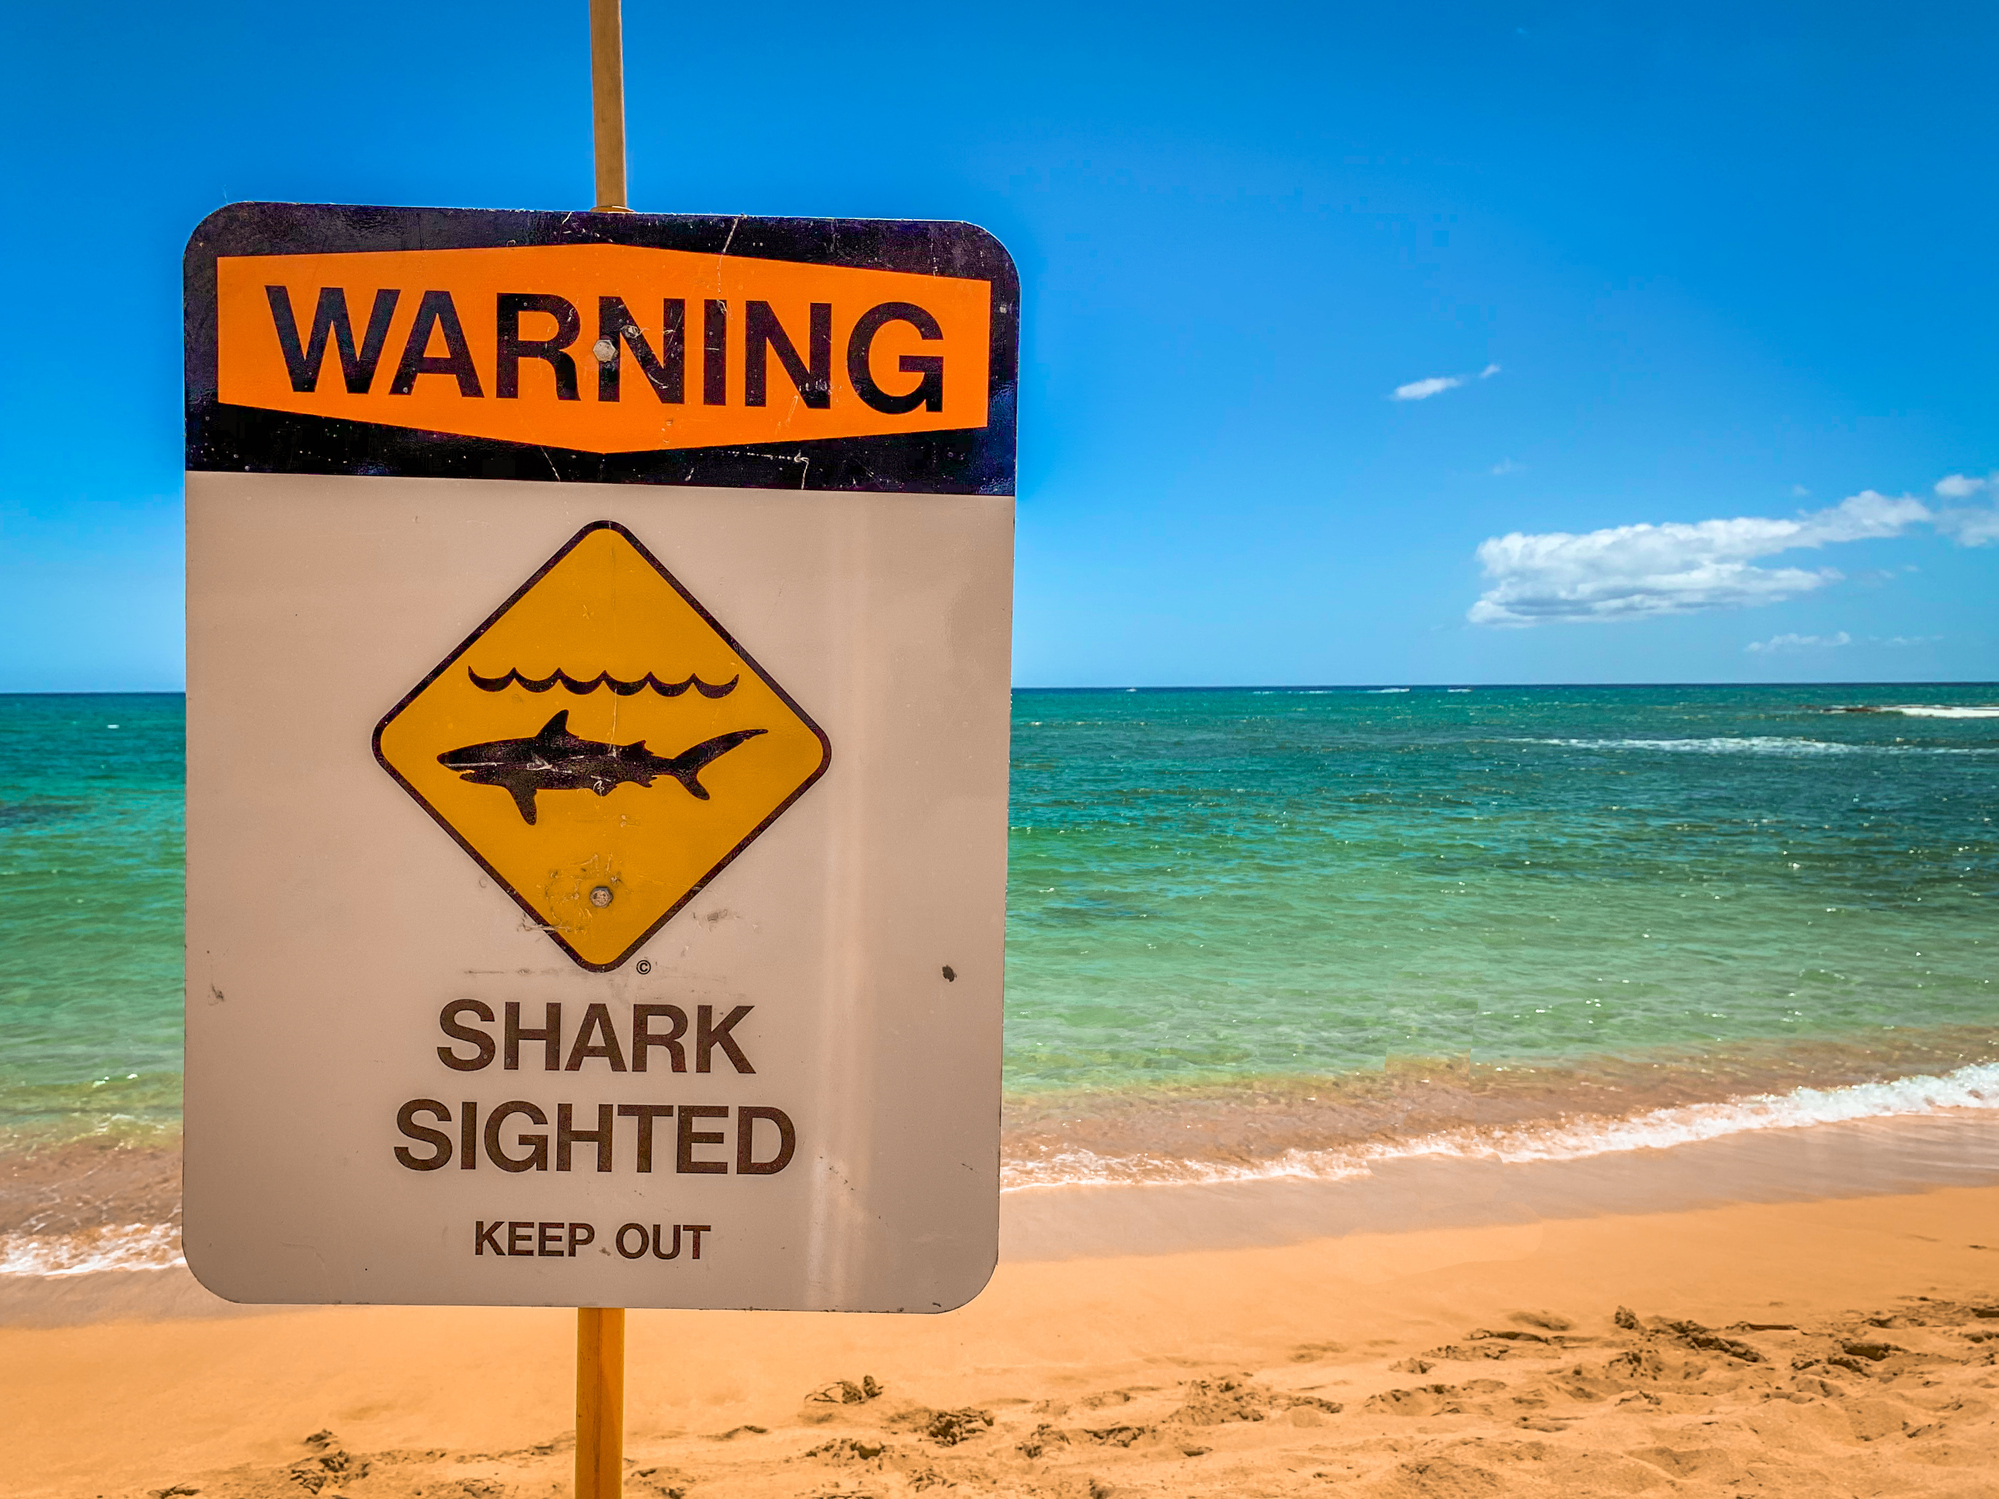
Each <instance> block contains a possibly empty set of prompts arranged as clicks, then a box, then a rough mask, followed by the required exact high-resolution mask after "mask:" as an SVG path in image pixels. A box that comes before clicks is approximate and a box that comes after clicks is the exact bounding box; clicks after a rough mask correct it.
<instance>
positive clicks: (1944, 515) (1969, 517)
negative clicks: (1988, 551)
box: [1936, 474, 1999, 547]
mask: <svg viewBox="0 0 1999 1499" xmlns="http://www.w3.org/2000/svg"><path fill="white" fill-rule="evenodd" d="M1981 489H1983V490H1987V491H1990V492H1991V493H1992V494H1993V495H1994V497H1995V498H1999V475H1993V476H1991V477H1989V478H1984V479H1973V478H1971V477H1969V476H1968V475H1965V474H1952V475H1951V476H1950V477H1949V478H1946V479H1939V480H1937V484H1936V490H1937V493H1938V494H1939V495H1941V496H1942V497H1943V498H1944V499H1946V500H1968V499H1970V498H1971V497H1972V496H1973V495H1975V494H1977V493H1978V492H1979V491H1980V490H1981ZM1937 529H1938V530H1939V531H1941V532H1943V533H1944V535H1946V536H1948V537H1950V538H1951V539H1952V540H1953V541H1955V542H1956V543H1957V544H1958V545H1959V546H1967V547H1982V546H1985V545H1987V544H1988V543H1990V542H1994V541H1999V505H1974V506H1969V507H1965V508H1960V509H1952V510H1944V511H1941V512H1939V513H1938V515H1937Z"/></svg>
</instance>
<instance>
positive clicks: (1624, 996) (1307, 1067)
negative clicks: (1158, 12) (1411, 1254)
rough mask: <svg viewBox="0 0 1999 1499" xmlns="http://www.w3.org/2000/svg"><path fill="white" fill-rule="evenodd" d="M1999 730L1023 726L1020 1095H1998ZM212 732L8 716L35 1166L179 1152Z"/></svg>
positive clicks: (1014, 973)
mask: <svg viewBox="0 0 1999 1499" xmlns="http://www.w3.org/2000/svg"><path fill="white" fill-rule="evenodd" d="M1995 701H1999V689H1995V688H1994V687H1991V686H1971V687H1934V686H1932V687H1909V686H1897V687H1890V688H1880V687H1811V688H1799V687H1688V688H1670V687H1669V688H1657V687H1643V688H1573V689H1570V688H1480V689H1478V690H1476V691H1471V692H1447V691H1444V690H1442V689H1417V690H1414V691H1408V692H1381V691H1373V692H1370V691H1363V690H1354V689H1342V690H1335V691H1305V690H1270V691H1259V690H1248V689H1238V690H1227V691H1203V692H1166V691H1158V692H1152V691H1148V692H1022V693H1019V694H1017V695H1016V699H1015V723H1014V736H1015V737H1014V795H1013V802H1014V807H1013V814H1012V822H1013V835H1012V848H1013V854H1012V857H1013V865H1012V874H1011V894H1010V897H1009V900H1010V908H1009V924H1008V954H1009V958H1008V982H1009V992H1008V1019H1007V1083H1008V1088H1009V1091H1010V1093H1011V1094H1012V1095H1013V1096H1014V1098H1015V1100H1016V1103H1017V1104H1018V1105H1023V1106H1027V1107H1029V1108H1030V1111H1031V1108H1032V1106H1033V1104H1034V1101H1035V1100H1036V1099H1070V1100H1073V1099H1075V1098H1076V1097H1078V1096H1079V1095H1080V1096H1084V1097H1097V1098H1107V1099H1108V1098H1120V1097H1130V1096H1136V1095H1138V1094H1143V1093H1145V1092H1146V1090H1148V1089H1151V1090H1159V1089H1164V1090H1166V1092H1167V1093H1169V1094H1170V1093H1171V1092H1172V1090H1174V1089H1182V1090H1194V1092H1196V1093H1198V1092H1199V1091H1200V1090H1201V1089H1210V1090H1213V1089H1217V1088H1219V1089H1223V1090H1224V1095H1223V1096H1225V1094H1226V1089H1227V1088H1229V1087H1231V1086H1237V1085H1241V1086H1248V1087H1265V1086H1266V1085H1267V1086H1269V1087H1279V1086H1280V1084H1281V1086H1282V1087H1293V1089H1294V1091H1295V1086H1294V1085H1296V1084H1297V1082H1298V1080H1299V1079H1304V1080H1305V1083H1304V1086H1313V1085H1312V1083H1311V1080H1312V1079H1339V1078H1349V1079H1351V1078H1357V1077H1368V1076H1374V1075H1378V1074H1380V1072H1381V1069H1382V1068H1383V1066H1384V1064H1388V1066H1389V1068H1390V1070H1391V1071H1392V1070H1393V1069H1394V1068H1395V1067H1397V1066H1404V1067H1405V1070H1406V1069H1407V1068H1411V1067H1413V1068H1414V1073H1412V1076H1413V1075H1415V1074H1426V1073H1430V1072H1438V1071H1439V1070H1440V1069H1442V1068H1444V1067H1447V1066H1450V1065H1461V1064H1464V1063H1470V1064H1473V1065H1474V1066H1478V1065H1486V1066H1492V1065H1500V1064H1507V1065H1517V1066H1521V1067H1526V1068H1528V1069H1530V1070H1531V1069H1532V1068H1533V1067H1537V1066H1538V1067H1548V1066H1555V1065H1558V1064H1559V1065H1562V1066H1568V1067H1570V1068H1571V1069H1574V1068H1578V1067H1580V1068H1582V1070H1583V1071H1584V1072H1588V1071H1589V1068H1590V1067H1595V1068H1596V1069H1597V1072H1596V1074H1593V1075H1602V1076H1608V1075H1609V1074H1608V1072H1607V1071H1606V1069H1610V1070H1615V1069H1616V1068H1623V1069H1625V1071H1626V1072H1627V1073H1628V1072H1629V1070H1630V1069H1631V1068H1634V1067H1635V1068H1638V1069H1640V1070H1641V1071H1642V1070H1643V1069H1645V1068H1651V1069H1653V1071H1655V1072H1665V1071H1670V1072H1672V1073H1674V1074H1675V1075H1680V1074H1684V1073H1687V1072H1689V1071H1696V1072H1697V1071H1702V1070H1704V1069H1705V1070H1706V1071H1709V1072H1713V1073H1715V1074H1716V1075H1721V1074H1724V1073H1728V1072H1729V1069H1731V1068H1733V1069H1735V1071H1736V1072H1737V1073H1740V1074H1741V1075H1742V1077H1743V1078H1744V1079H1745V1081H1744V1083H1743V1086H1745V1087H1746V1086H1749V1085H1750V1084H1751V1083H1752V1082H1753V1081H1754V1077H1753V1076H1751V1074H1755V1075H1757V1076H1761V1075H1764V1074H1768V1075H1769V1076H1778V1075H1782V1076H1784V1077H1791V1078H1796V1077H1803V1078H1805V1079H1806V1080H1810V1078H1811V1077H1812V1076H1813V1075H1814V1074H1813V1073H1812V1071H1811V1065H1810V1063H1809V1059H1810V1058H1812V1057H1814V1056H1821V1055H1822V1056H1824V1057H1826V1058H1836V1059H1837V1061H1838V1066H1837V1068H1835V1069H1834V1072H1836V1073H1837V1078H1832V1074H1830V1073H1829V1074H1828V1077H1829V1078H1831V1079H1832V1080H1840V1079H1846V1078H1849V1077H1850V1076H1853V1075H1856V1074H1855V1073H1854V1059H1855V1058H1856V1057H1860V1058H1863V1059H1864V1058H1865V1057H1867V1056H1870V1055H1874V1054H1877V1053H1878V1054H1879V1055H1881V1056H1883V1057H1891V1056H1901V1057H1905V1058H1906V1057H1910V1056H1915V1057H1917V1058H1918V1060H1920V1061H1922V1062H1923V1064H1924V1065H1930V1063H1932V1062H1936V1061H1937V1059H1938V1058H1941V1059H1943V1061H1944V1062H1949V1061H1953V1060H1956V1061H1962V1060H1966V1059H1969V1060H1973V1061H1978V1060H1987V1059H1989V1058H1988V1057H1987V1056H1986V1050H1985V1048H1986V1047H1987V1040H1988V1039H1989V1038H1991V1037H1995V1036H1999V965H1995V961H1994V960H1995V956H1999V921H1995V904H1994V901H1995V894H1999V830H1995V826H1994V817H1995V815H1999V796H1995V778H1996V777H1999V716H1982V717H1981V716H1935V715H1936V714H1937V713H1938V712H1944V713H1958V714H1962V713H1966V712H1968V711H1970V710H1971V709H1973V708H1975V707H1977V706H1979V705H1989V704H1992V703H1994V702H1995ZM1896 705H1902V706H1914V707H1917V708H1922V709H1925V710H1927V711H1926V712H1924V713H1917V714H1911V713H1906V712H1865V713H1853V712H1839V711H1829V710H1834V709H1838V708H1842V707H1853V706H1872V707H1876V708H1888V707H1892V706H1896ZM182 715H183V707H182V701H181V699H180V698H178V697H171V696H153V697H109V696H82V697H0V1024H4V1025H5V1028H6V1029H5V1035H6V1037H7V1040H6V1044H5V1047H4V1049H0V1132H3V1133H4V1134H6V1135H11V1136H15V1137H20V1136H22V1135H24V1134H25V1135H27V1136H31V1137H39V1138H48V1137H50V1136H52V1135H53V1136H58V1137H60V1136H70V1137H78V1136H83V1135H87V1134H90V1133H92V1132H96V1131H104V1130H107V1129H108V1130H110V1131H112V1132H113V1133H119V1132H131V1131H137V1132H140V1133H144V1132H146V1131H149V1130H155V1129H166V1130H170V1129H171V1127H172V1125H173V1122H174V1120H175V1119H176V1117H177V1110H178V1101H179V1060H180V1058H179V1049H180V1030H179V1016H180V977H181V929H180V900H181V873H180V869H181V858H182V834H181V821H180V817H181V812H180V791H181V759H182ZM1814 1048H1818V1049H1819V1050H1817V1051H1814ZM1993 1055H1999V1053H1993ZM1800 1058H1804V1059H1806V1060H1805V1061H1803V1062H1801V1061H1800ZM1589 1059H1597V1060H1596V1061H1593V1062H1592V1061H1590V1060H1589ZM1773 1059H1774V1060H1773ZM1433 1064H1434V1065H1433ZM1828 1065H1830V1064H1828ZM1911 1065H1914V1064H1913V1063H1911ZM1938 1065H1942V1063H1938ZM1758 1068H1761V1069H1763V1072H1762V1073H1758V1071H1757V1069H1758ZM1891 1070H1892V1069H1891ZM1905 1070H1906V1069H1905ZM1861 1071H1862V1072H1865V1068H1862V1069H1861ZM1287 1079H1288V1080H1290V1081H1289V1082H1284V1081H1283V1080H1287ZM1272 1080H1277V1081H1275V1082H1273V1081H1272ZM1418 1080H1419V1081H1425V1082H1427V1081H1428V1079H1427V1077H1423V1078H1419V1079H1418ZM1162 1096H1164V1095H1162ZM1202 1096H1204V1097H1205V1096H1208V1095H1202ZM1372 1127H1373V1126H1370V1128H1372Z"/></svg>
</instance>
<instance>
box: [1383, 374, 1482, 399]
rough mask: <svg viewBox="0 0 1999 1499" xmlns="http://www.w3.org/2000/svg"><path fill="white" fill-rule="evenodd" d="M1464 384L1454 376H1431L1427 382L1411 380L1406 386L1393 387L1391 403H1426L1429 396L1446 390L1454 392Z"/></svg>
mask: <svg viewBox="0 0 1999 1499" xmlns="http://www.w3.org/2000/svg"><path fill="white" fill-rule="evenodd" d="M1464 383H1465V382H1464V381H1463V380H1462V379H1460V378H1459V377H1458V376H1456V375H1432V376H1431V377H1430V378H1429V379H1427V380H1411V381H1410V382H1409V383H1408V384H1407V385H1398V386H1396V387H1395V394H1394V395H1392V396H1390V397H1389V399H1390V400H1392V401H1427V400H1429V399H1430V397H1431V396H1440V395H1442V394H1443V393H1444V392H1445V391H1447V390H1456V389H1457V388H1458V387H1459V386H1460V385H1462V384H1464Z"/></svg>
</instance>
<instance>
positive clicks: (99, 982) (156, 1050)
mask: <svg viewBox="0 0 1999 1499" xmlns="http://www.w3.org/2000/svg"><path fill="white" fill-rule="evenodd" d="M184 722H185V710H184V705H183V700H182V699H181V698H180V697H179V696H178V695H168V694H147V695H143V696H138V695H135V696H122V695H120V696H112V695H97V694H90V695H78V696H35V697H25V696H0V1028H4V1029H0V1035H4V1036H5V1038H6V1039H5V1043H4V1045H0V1141H4V1140H5V1139H6V1138H7V1137H8V1136H12V1135H17V1134H19V1133H21V1132H24V1131H25V1132H28V1133H31V1134H40V1133H43V1132H45V1131H47V1130H48V1129H51V1128H53V1129H55V1130H57V1131H58V1132H61V1133H81V1132H85V1131H88V1130H92V1129H100V1128H110V1129H113V1130H117V1131H121V1132H134V1131H136V1132H140V1133H144V1132H146V1131H148V1130H154V1129H163V1128H171V1127H173V1126H175V1125H176V1124H177V1122H178V1119H179V1114H180V1069H181V1026H180V1010H181V894H182V879H181V864H182V859H183V849H184V844H183V838H182V832H181V784H182V760H183V753H184V738H185V736H184Z"/></svg>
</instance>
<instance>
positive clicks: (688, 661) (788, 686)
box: [183, 203, 1020, 1312]
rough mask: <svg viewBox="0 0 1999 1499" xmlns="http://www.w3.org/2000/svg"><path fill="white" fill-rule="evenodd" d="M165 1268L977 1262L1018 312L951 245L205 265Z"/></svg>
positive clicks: (730, 243)
mask: <svg viewBox="0 0 1999 1499" xmlns="http://www.w3.org/2000/svg"><path fill="white" fill-rule="evenodd" d="M185 295H186V300H187V306H186V330H187V347H186V391H187V449H186V451H187V488H186V494H187V570H188V581H187V640H188V679H187V680H188V694H187V1008H186V1026H187V1065H186V1079H187V1086H186V1095H185V1106H184V1111H183V1117H184V1134H183V1164H184V1182H185V1192H184V1201H185V1228H184V1233H183V1246H184V1250H185V1253H186V1256H187V1262H188V1265H189V1267H190V1268H191V1269H192V1270H193V1271H194V1273H195V1275H196V1276H197V1277H198V1278H199V1279H200V1280H201V1282H202V1284H203V1285H205V1286H207V1287H208V1288H209V1289H210V1290H212V1291H214V1292H216V1293H217V1294H219V1295H222V1296H226V1297H229V1298H230V1299H232V1300H239V1301H246V1302H256V1303H278V1304H300V1303H315V1302H372V1303H389V1304H441V1305H504V1306H564V1307H593V1306H596V1307H715V1308H721V1307H731V1308H762V1309H773V1310H775V1309H794V1310H828V1311H831V1310H845V1311H908V1312H936V1311H942V1310H946V1309H948V1308H951V1307H954V1306H958V1305H961V1304H962V1303H964V1302H965V1301H966V1300H968V1299H969V1298H970V1297H972V1296H973V1295H975V1294H977V1292H978V1290H979V1288H980V1287H981V1286H983V1285H984V1284H985V1282H986V1279H987V1277H988V1276H989V1275H990V1274H991V1273H992V1269H993V1266H994V1264H995V1262H996V1259H997V1254H998V1238H999V1114H1000V1055H1001V998H1002V993H1003V987H1004V980H1005V972H1006V955H1005V937H1006V930H1005V929H1006V921H1005V917H1006V899H1005V897H1006V849H1007V780H1008V746H1007V731H1008V723H1009V719H1010V713H1011V697H1010V682H1009V675H1010V671H1009V662H1010V657H1009V650H1010V645H1011V636H1012V630H1011V607H1012V565H1013V526H1014V498H1013V494H1014V413H1015V406H1016V392H1017V370H1018V346H1019V307H1020V288H1019V281H1018V277H1017V275H1016V273H1015V270H1014V267H1013V264H1012V262H1011V261H1010V260H1009V259H1008V257H1007V255H1006V252H1005V250H1004V249H1003V248H1002V247H1001V246H1000V245H999V244H998V243H997V241H995V240H994V239H993V238H992V236H991V235H989V234H986V233H985V232H984V231H983V230H980V229H978V228H976V227H974V226H972V225H969V224H958V223H899V222H889V221H879V220H824V219H755V218H733V217H709V216H699V215H674V214H638V213H596V212H591V213H518V212H497V211H486V210H461V209H411V208H379V207H365V206H362V207H351V206H349V207H342V206H324V205H320V206H315V205H310V204H295V203H292V204H288V203H251V204H236V205H233V206H231V207H228V208H224V209H221V210H218V211H217V212H216V213H215V214H213V215H211V216H210V217H209V218H208V219H207V220H206V221H204V222H203V223H202V224H201V225H200V226H199V227H198V228H197V229H196V231H195V233H194V235H193V237H192V238H191V239H190V241H189V243H188V248H187V254H186V262H185Z"/></svg>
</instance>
